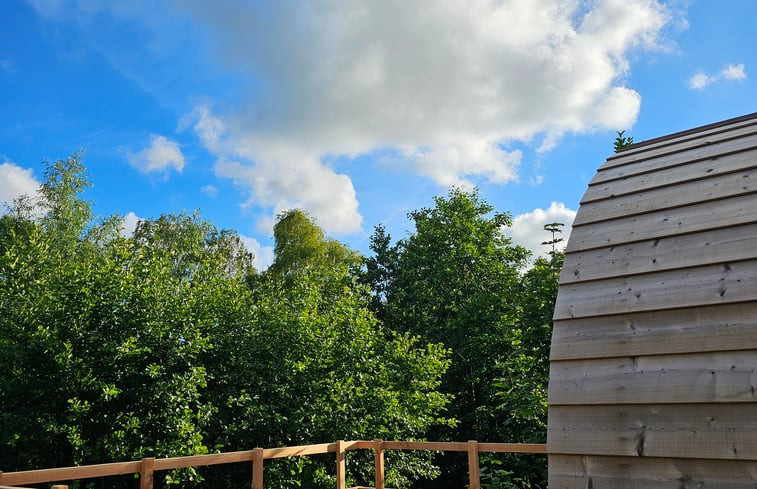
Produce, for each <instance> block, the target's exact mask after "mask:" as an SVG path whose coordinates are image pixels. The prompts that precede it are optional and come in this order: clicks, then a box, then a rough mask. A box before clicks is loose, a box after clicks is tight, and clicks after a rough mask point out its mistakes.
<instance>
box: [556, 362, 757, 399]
mask: <svg viewBox="0 0 757 489" xmlns="http://www.w3.org/2000/svg"><path fill="white" fill-rule="evenodd" d="M756 391H757V350H743V351H733V352H713V353H691V354H687V355H656V356H638V357H625V358H607V359H597V360H565V361H559V362H552V363H551V365H550V376H549V392H548V400H549V404H550V405H555V406H556V405H567V404H576V405H596V404H680V403H683V404H691V403H707V402H723V403H726V402H753V401H757V392H756ZM755 409H756V410H757V404H756V405H755Z"/></svg>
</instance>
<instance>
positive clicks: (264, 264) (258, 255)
mask: <svg viewBox="0 0 757 489" xmlns="http://www.w3.org/2000/svg"><path fill="white" fill-rule="evenodd" d="M239 239H241V240H242V243H243V244H244V247H245V248H247V251H249V252H251V253H252V254H253V255H254V258H253V260H252V264H253V265H254V266H255V268H257V269H258V270H265V269H266V268H268V267H270V266H271V264H272V263H273V247H272V246H263V245H261V244H260V242H259V241H258V240H256V239H255V238H250V237H249V236H243V235H239Z"/></svg>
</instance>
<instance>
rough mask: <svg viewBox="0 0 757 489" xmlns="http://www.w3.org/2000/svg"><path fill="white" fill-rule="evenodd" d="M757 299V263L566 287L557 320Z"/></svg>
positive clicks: (561, 294) (707, 266)
mask: <svg viewBox="0 0 757 489" xmlns="http://www.w3.org/2000/svg"><path fill="white" fill-rule="evenodd" d="M755 300H757V260H748V261H740V262H731V263H724V264H719V265H704V266H701V267H692V268H685V269H676V270H670V271H664V272H657V273H648V274H644V275H629V276H626V277H617V278H609V279H605V280H594V281H589V282H579V283H573V284H567V285H563V286H562V287H561V288H560V293H559V294H558V297H557V301H556V303H555V314H554V319H555V320H561V319H569V318H580V317H590V316H603V315H614V314H625V313H631V312H641V311H652V310H664V309H669V308H671V307H676V308H678V307H681V308H682V307H693V306H705V305H714V304H727V303H734V302H745V301H755Z"/></svg>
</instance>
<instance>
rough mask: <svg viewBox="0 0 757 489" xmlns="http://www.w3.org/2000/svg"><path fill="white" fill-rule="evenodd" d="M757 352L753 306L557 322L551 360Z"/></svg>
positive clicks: (755, 317) (754, 308) (553, 333)
mask: <svg viewBox="0 0 757 489" xmlns="http://www.w3.org/2000/svg"><path fill="white" fill-rule="evenodd" d="M746 349H755V350H757V307H755V305H754V304H753V303H751V302H747V303H737V304H723V305H716V306H695V307H690V308H686V309H672V310H667V311H652V312H642V313H634V314H620V315H614V316H603V317H593V318H586V319H573V320H561V321H555V323H554V326H553V328H552V348H551V358H550V359H551V360H552V361H557V360H578V359H590V358H608V357H626V356H640V355H664V354H675V353H706V352H716V351H738V350H746Z"/></svg>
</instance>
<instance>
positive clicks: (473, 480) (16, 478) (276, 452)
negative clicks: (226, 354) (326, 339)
mask: <svg viewBox="0 0 757 489" xmlns="http://www.w3.org/2000/svg"><path fill="white" fill-rule="evenodd" d="M348 450H373V451H374V458H375V473H376V475H375V483H376V485H375V489H385V486H384V452H385V451H386V450H427V451H443V452H468V473H469V478H470V489H480V487H481V484H480V480H479V462H478V457H479V453H481V452H496V453H532V454H546V453H547V445H546V444H542V443H479V442H477V441H475V440H470V441H468V442H441V441H384V440H373V441H343V440H338V441H336V442H334V443H321V444H317V445H301V446H294V447H280V448H255V449H253V450H244V451H239V452H226V453H213V454H209V455H191V456H186V457H172V458H153V457H147V458H143V459H142V460H136V461H131V462H115V463H108V464H98V465H82V466H78V467H61V468H57V469H41V470H25V471H22V472H0V489H3V488H14V489H22V488H21V487H20V486H23V485H25V484H41V483H49V482H61V481H74V480H81V479H92V478H95V477H109V476H117V475H128V474H139V481H140V485H139V487H140V489H152V487H153V480H154V473H155V472H157V471H163V470H172V469H182V468H188V467H205V466H209V465H221V464H231V463H239V462H250V463H251V464H252V489H263V487H264V486H263V463H264V461H265V460H270V459H275V458H286V457H303V456H308V455H320V454H325V453H334V454H335V457H336V487H337V489H346V482H345V481H346V463H345V461H346V458H345V456H346V452H347V451H348ZM52 487H53V489H68V486H66V485H54V486H52ZM352 489H358V488H352ZM366 489H367V488H366ZM371 489H373V488H371Z"/></svg>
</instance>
